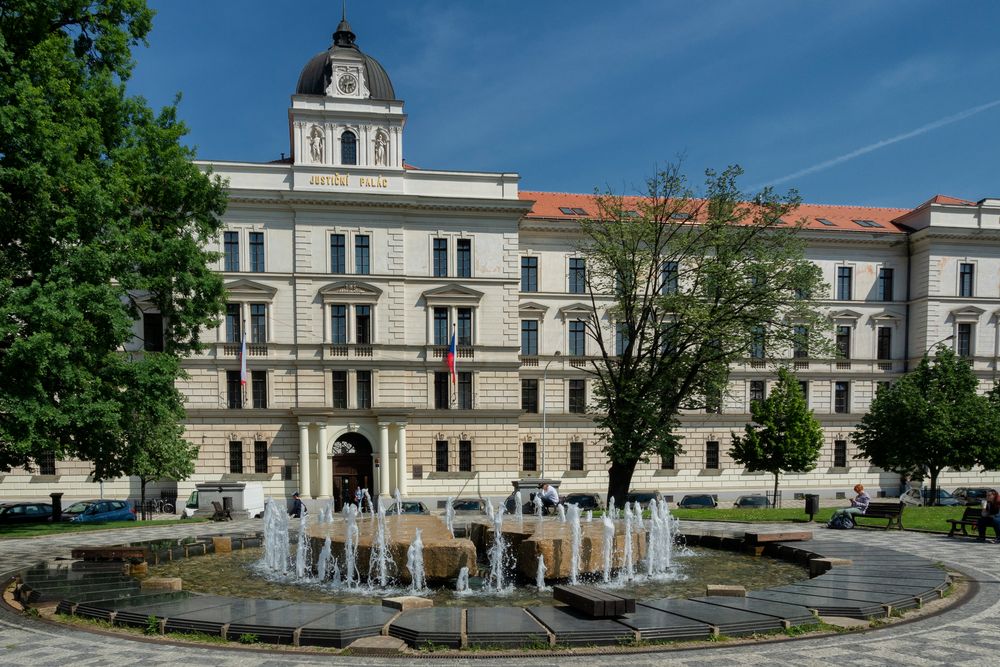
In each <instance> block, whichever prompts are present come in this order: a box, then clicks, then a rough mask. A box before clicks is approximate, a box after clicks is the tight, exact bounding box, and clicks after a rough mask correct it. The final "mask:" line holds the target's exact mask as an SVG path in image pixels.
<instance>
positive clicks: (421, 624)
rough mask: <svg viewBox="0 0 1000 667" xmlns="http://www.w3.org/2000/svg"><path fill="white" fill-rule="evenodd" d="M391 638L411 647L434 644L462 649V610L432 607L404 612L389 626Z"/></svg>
mask: <svg viewBox="0 0 1000 667" xmlns="http://www.w3.org/2000/svg"><path fill="white" fill-rule="evenodd" d="M389 636H391V637H398V638H400V639H402V640H404V641H405V642H406V643H408V644H410V645H411V646H421V645H425V644H433V645H438V646H447V647H449V648H460V647H461V645H462V610H461V609H458V608H457V607H431V608H429V609H411V610H410V611H404V612H402V613H400V615H399V616H398V617H397V618H396V619H395V620H393V621H392V624H391V625H389Z"/></svg>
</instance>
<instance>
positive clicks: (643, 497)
mask: <svg viewBox="0 0 1000 667" xmlns="http://www.w3.org/2000/svg"><path fill="white" fill-rule="evenodd" d="M661 498H663V494H662V493H660V492H659V491H630V492H629V494H628V502H629V503H630V504H631V503H635V502H638V503H639V505H641V506H642V508H643V509H646V508H647V507H649V503H650V502H652V501H653V500H660V499H661Z"/></svg>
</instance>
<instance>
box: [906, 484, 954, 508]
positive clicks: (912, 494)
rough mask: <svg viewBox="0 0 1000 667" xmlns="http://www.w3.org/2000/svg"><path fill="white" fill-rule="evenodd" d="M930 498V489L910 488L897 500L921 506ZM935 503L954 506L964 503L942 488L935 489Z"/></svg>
mask: <svg viewBox="0 0 1000 667" xmlns="http://www.w3.org/2000/svg"><path fill="white" fill-rule="evenodd" d="M930 498H931V490H930V489H929V488H927V489H910V490H909V491H907V492H906V493H904V494H903V495H902V496H900V497H899V501H900V502H901V503H903V504H904V505H914V506H916V507H922V506H923V505H927V504H929V503H928V501H929V500H930ZM936 504H937V505H941V506H944V507H954V506H955V505H963V504H964V503H963V502H962V501H961V500H959V499H958V498H956V497H955V496H953V495H951V494H950V493H948V492H947V491H945V490H944V489H938V490H937V503H936Z"/></svg>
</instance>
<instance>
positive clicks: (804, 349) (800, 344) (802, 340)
mask: <svg viewBox="0 0 1000 667" xmlns="http://www.w3.org/2000/svg"><path fill="white" fill-rule="evenodd" d="M792 356H793V357H795V358H796V359H807V358H809V329H808V328H807V327H804V326H801V325H799V326H795V327H792Z"/></svg>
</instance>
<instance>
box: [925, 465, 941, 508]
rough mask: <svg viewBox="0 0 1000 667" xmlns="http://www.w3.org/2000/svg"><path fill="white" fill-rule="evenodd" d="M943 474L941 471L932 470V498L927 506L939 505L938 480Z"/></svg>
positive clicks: (926, 503) (927, 502)
mask: <svg viewBox="0 0 1000 667" xmlns="http://www.w3.org/2000/svg"><path fill="white" fill-rule="evenodd" d="M939 474H941V471H940V470H937V469H934V468H931V495H930V498H929V499H928V500H927V501H926V502H925V503H924V504H925V505H931V506H934V505H937V500H938V497H937V478H938V475H939Z"/></svg>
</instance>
